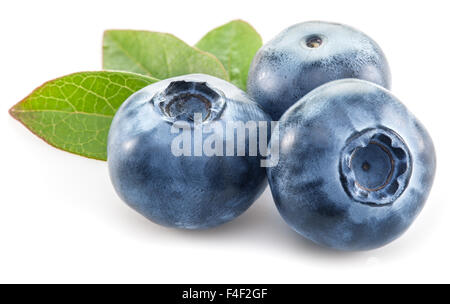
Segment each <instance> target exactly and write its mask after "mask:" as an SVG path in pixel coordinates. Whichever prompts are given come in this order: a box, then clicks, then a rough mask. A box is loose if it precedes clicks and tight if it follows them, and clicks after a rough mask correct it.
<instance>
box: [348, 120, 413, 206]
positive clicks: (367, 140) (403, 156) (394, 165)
mask: <svg viewBox="0 0 450 304" xmlns="http://www.w3.org/2000/svg"><path fill="white" fill-rule="evenodd" d="M411 172H412V161H411V154H410V151H409V149H408V147H407V145H406V143H405V142H404V140H403V139H402V138H401V137H400V136H399V135H398V134H397V133H395V132H394V131H393V130H391V129H388V128H385V127H378V128H371V129H365V130H363V131H361V132H358V133H356V134H354V135H353V136H351V137H350V138H349V139H348V140H347V142H346V144H345V147H344V149H343V150H342V153H341V162H340V177H341V182H342V185H343V187H344V189H345V191H346V192H347V194H348V195H349V196H350V197H352V198H353V199H354V200H356V201H358V202H360V203H364V204H369V205H374V206H383V205H389V204H392V203H394V202H395V200H396V199H397V198H398V197H399V196H400V195H401V194H402V193H403V191H404V190H405V188H406V187H407V185H408V183H409V179H410V177H411Z"/></svg>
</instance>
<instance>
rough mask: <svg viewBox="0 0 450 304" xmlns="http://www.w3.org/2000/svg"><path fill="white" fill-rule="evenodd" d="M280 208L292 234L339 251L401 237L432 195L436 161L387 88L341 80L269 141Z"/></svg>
mask: <svg viewBox="0 0 450 304" xmlns="http://www.w3.org/2000/svg"><path fill="white" fill-rule="evenodd" d="M277 138H278V139H279V149H278V150H279V153H278V156H279V163H278V165H277V166H275V167H273V168H268V179H269V184H270V187H271V190H272V194H273V197H274V200H275V203H276V206H277V208H278V210H279V212H280V213H281V215H282V217H283V218H284V219H285V221H286V222H287V223H288V224H289V225H290V226H291V228H293V229H294V230H295V231H297V232H298V233H300V234H301V235H303V236H304V237H306V238H308V239H310V240H312V241H314V242H315V243H317V244H320V245H323V246H328V247H332V248H335V249H339V250H367V249H373V248H377V247H380V246H383V245H385V244H387V243H389V242H391V241H393V240H394V239H396V238H397V237H399V236H400V235H401V234H402V233H403V232H404V231H405V230H406V229H407V228H408V227H409V226H410V225H411V223H412V222H413V220H414V219H415V217H416V216H417V215H418V214H419V212H420V211H421V209H422V207H423V206H424V204H425V201H426V199H427V197H428V194H429V192H430V189H431V186H432V183H433V179H434V174H435V169H436V156H435V151H434V146H433V142H432V140H431V138H430V136H429V135H428V133H427V131H426V130H425V128H424V127H423V126H422V124H421V123H420V122H419V121H418V120H417V119H416V118H415V117H414V116H413V115H412V114H411V113H410V112H409V111H408V110H407V109H406V107H405V106H404V105H403V104H402V103H401V102H400V101H399V100H398V99H396V98H395V97H394V96H393V95H392V94H391V93H390V92H389V91H387V90H385V89H384V88H382V87H380V86H378V85H375V84H373V83H370V82H367V81H362V80H357V79H344V80H337V81H334V82H330V83H328V84H325V85H323V86H321V87H319V88H317V89H315V90H313V91H312V92H310V93H309V94H307V95H306V96H305V97H304V98H303V99H301V100H300V101H299V102H297V103H296V104H295V105H293V106H292V107H291V108H290V109H289V110H288V111H287V112H286V113H285V114H284V115H283V116H282V117H281V120H280V122H279V128H278V129H277V130H274V133H273V134H272V139H271V150H272V151H271V152H272V153H275V151H276V149H275V148H274V141H275V140H276V139H277Z"/></svg>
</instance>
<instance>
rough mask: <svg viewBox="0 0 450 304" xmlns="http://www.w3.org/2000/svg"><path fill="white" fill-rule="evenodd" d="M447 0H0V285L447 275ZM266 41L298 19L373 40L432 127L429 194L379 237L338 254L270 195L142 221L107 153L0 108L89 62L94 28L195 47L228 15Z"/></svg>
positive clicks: (91, 66)
mask: <svg viewBox="0 0 450 304" xmlns="http://www.w3.org/2000/svg"><path fill="white" fill-rule="evenodd" d="M448 12H449V8H448V1H420V2H419V1H417V2H415V1H392V0H389V1H380V0H378V1H367V2H364V1H344V0H340V1H318V0H311V1H281V0H276V1H274V0H271V1H261V0H260V1H242V0H239V1H231V0H226V1H225V0H223V1H193V0H190V1H185V0H184V1H148V0H147V1H131V0H127V1H123V0H122V1H111V0H109V1H80V0H78V1H70V2H69V1H54V2H51V1H43V0H41V1H29V2H24V1H2V2H1V4H0V33H1V36H0V37H1V42H0V92H1V95H0V96H1V100H0V121H1V125H0V132H1V133H0V134H1V137H0V139H1V143H0V162H1V163H0V179H1V180H0V185H1V187H0V189H1V192H0V193H1V196H0V282H3V283H5V282H74V283H77V282H81V283H89V282H93V283H107V282H116V283H120V282H130V283H131V282H143V283H145V282H147V283H206V282H211V283H262V282H264V283H303V282H305V283H315V282H318V283H325V282H327V283H331V282H379V283H389V282H394V283H395V282H447V283H449V282H450V259H449V256H450V218H449V211H450V210H449V204H448V197H449V194H448V193H447V192H446V191H449V189H450V187H449V181H450V176H449V171H450V161H449V160H448V158H449V156H450V140H449V130H450V128H449V123H450V120H449V118H448V117H449V113H450V111H449V110H450V108H449V104H450V100H449V87H450V78H449V74H450V73H449V71H450V59H449V56H450V39H449V38H448V30H449V29H450V18H449V17H448ZM237 18H240V19H244V20H246V21H248V22H250V23H251V24H252V25H253V26H254V27H255V28H256V29H257V30H258V31H259V32H260V34H261V35H262V37H263V39H264V41H268V40H269V39H271V38H272V37H273V36H274V35H276V34H278V33H279V32H280V31H281V30H282V29H284V28H285V27H287V26H289V25H292V24H295V23H297V22H301V21H307V20H325V21H336V22H342V23H346V24H349V25H352V26H354V27H356V28H359V29H360V30H362V31H363V32H365V33H367V34H368V35H369V36H371V37H372V38H374V39H375V40H376V41H377V42H378V43H379V44H380V45H381V47H382V48H383V50H384V52H385V54H386V56H387V58H388V60H389V62H390V65H391V70H392V75H393V92H394V94H395V95H397V96H398V97H399V98H400V99H401V100H402V101H403V102H404V103H405V104H406V105H407V106H408V107H409V108H410V110H412V112H414V113H416V115H417V116H418V117H419V118H420V120H421V121H422V122H423V123H424V124H425V126H426V127H427V128H428V130H429V132H430V133H431V135H432V137H433V139H434V141H435V145H436V150H437V154H438V171H437V176H436V181H435V185H434V188H433V191H432V193H431V196H430V198H429V200H428V203H427V205H426V207H425V209H424V210H423V212H422V213H421V214H420V216H419V217H418V219H417V220H416V222H415V223H414V224H413V226H412V227H411V228H410V229H409V230H408V231H407V233H405V234H404V235H403V236H402V237H401V238H400V239H398V240H397V241H395V242H393V243H392V244H390V245H388V246H386V247H384V248H381V249H378V250H374V251H369V252H358V253H339V252H334V251H330V250H326V249H322V248H319V247H317V246H315V245H312V244H311V243H309V242H308V241H305V240H303V239H302V238H301V237H299V236H297V235H296V234H295V233H294V232H292V231H291V230H290V229H289V228H288V226H287V225H286V224H285V223H284V222H283V221H282V219H281V217H280V216H279V215H278V213H277V211H276V208H275V206H274V204H273V201H272V199H271V195H270V192H269V191H268V190H266V192H265V193H264V195H263V196H262V197H261V198H260V199H259V200H258V201H257V202H256V203H255V204H254V205H253V206H252V207H251V208H250V209H249V210H248V211H247V212H246V213H245V214H244V215H242V216H241V217H239V218H238V219H236V220H235V221H233V222H231V223H228V224H226V225H224V226H222V227H219V228H216V229H212V230H209V231H200V232H199V231H179V230H173V229H168V228H163V227H160V226H157V225H156V224H153V223H151V222H149V221H147V220H146V219H144V218H143V217H141V216H140V215H139V214H137V213H135V212H134V211H132V210H131V209H130V208H128V207H127V206H126V205H125V204H124V203H122V202H121V201H120V199H119V198H118V197H117V196H116V194H115V192H114V190H113V187H112V185H111V183H110V181H109V177H108V172H107V166H106V163H104V162H100V161H95V160H90V159H84V158H82V157H79V156H75V155H72V154H69V153H66V152H62V151H59V150H57V149H54V148H52V147H50V146H48V145H47V144H45V143H44V142H43V141H41V140H40V139H39V138H37V137H35V136H34V135H32V134H31V133H30V132H29V131H28V130H26V129H25V128H24V127H23V126H22V125H20V124H19V123H18V122H17V121H14V120H13V119H12V118H11V117H9V115H8V113H7V110H8V109H9V108H10V107H11V106H12V105H13V104H15V103H16V102H18V101H19V100H21V99H22V98H23V97H25V96H26V95H28V94H29V93H30V92H31V91H32V90H33V89H34V88H35V87H37V86H39V85H41V84H42V83H43V82H45V81H47V80H50V79H53V78H55V77H59V76H62V75H65V74H69V73H73V72H78V71H86V70H100V69H101V39H102V33H103V30H105V29H110V28H114V29H146V30H153V31H162V32H169V33H173V34H175V35H177V36H178V37H180V38H182V39H184V40H185V41H187V42H188V43H190V44H194V43H195V42H196V41H197V40H198V39H200V38H201V37H202V36H203V34H204V33H206V32H207V31H208V30H210V29H212V28H214V27H216V26H219V25H222V24H224V23H226V22H228V21H230V20H232V19H237Z"/></svg>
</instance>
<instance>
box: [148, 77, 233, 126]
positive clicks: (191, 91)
mask: <svg viewBox="0 0 450 304" xmlns="http://www.w3.org/2000/svg"><path fill="white" fill-rule="evenodd" d="M151 103H152V104H153V105H154V106H155V109H157V110H158V111H159V113H160V114H161V116H162V117H163V118H164V120H166V121H168V122H171V123H174V122H176V121H186V122H194V120H195V117H197V116H196V115H195V114H197V115H201V116H200V117H201V122H202V123H205V122H208V121H212V120H214V119H216V118H218V117H219V116H220V113H221V112H222V111H223V109H224V108H225V97H224V94H223V93H222V92H221V91H220V90H218V89H216V88H212V87H211V86H209V85H208V84H207V83H206V82H195V81H173V82H171V83H170V84H169V85H168V86H167V87H166V89H165V90H163V91H162V92H161V93H159V94H156V95H155V96H154V97H153V98H152V99H151ZM195 122H196V123H197V121H195Z"/></svg>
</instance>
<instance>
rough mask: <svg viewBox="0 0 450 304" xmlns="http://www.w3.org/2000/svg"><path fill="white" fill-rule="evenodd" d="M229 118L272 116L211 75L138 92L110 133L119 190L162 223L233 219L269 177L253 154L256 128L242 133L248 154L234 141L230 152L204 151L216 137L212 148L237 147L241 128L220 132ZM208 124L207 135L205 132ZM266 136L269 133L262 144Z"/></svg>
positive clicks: (199, 224)
mask: <svg viewBox="0 0 450 304" xmlns="http://www.w3.org/2000/svg"><path fill="white" fill-rule="evenodd" d="M196 116H197V117H198V118H199V119H197V120H196ZM231 121H237V122H241V123H242V124H245V123H247V122H255V123H257V122H269V121H270V118H269V116H268V115H267V114H265V113H264V112H263V111H262V109H261V108H260V106H259V105H258V104H256V103H255V102H253V101H251V100H250V99H249V98H248V96H247V95H246V94H245V93H244V92H243V91H242V90H240V89H238V88H237V87H235V86H234V85H232V84H230V83H228V82H226V81H224V80H221V79H218V78H215V77H212V76H208V75H202V74H195V75H186V76H180V77H174V78H170V79H166V80H163V81H160V82H157V83H155V84H152V85H150V86H148V87H145V88H144V89H142V90H140V91H138V92H136V93H135V94H133V95H132V96H131V97H130V98H128V100H127V101H125V103H124V104H123V105H122V106H121V107H120V109H119V110H118V112H117V114H116V115H115V117H114V120H113V123H112V125H111V129H110V132H109V137H108V166H109V172H110V176H111V180H112V182H113V185H114V187H115V189H116V191H117V193H118V194H119V196H120V197H121V198H122V199H123V200H124V201H125V202H126V203H127V204H128V205H130V206H131V207H132V208H134V209H135V210H137V211H138V212H139V213H141V214H143V215H144V216H145V217H147V218H148V219H150V220H152V221H154V222H156V223H158V224H162V225H165V226H170V227H179V228H186V229H200V228H208V227H213V226H217V225H220V224H222V223H225V222H228V221H230V220H232V219H234V218H235V217H237V216H238V215H240V214H241V213H243V212H244V211H245V210H246V209H247V208H248V207H249V206H250V205H251V204H252V203H253V202H254V201H255V200H256V198H257V197H258V196H259V195H260V194H261V192H262V191H263V190H264V188H265V186H266V185H267V179H266V173H265V168H263V167H261V164H260V162H261V155H260V153H249V150H250V151H252V149H251V147H250V146H249V145H250V144H251V143H249V141H250V140H249V138H257V137H255V136H256V135H258V134H257V133H258V130H257V129H252V128H248V129H247V130H246V131H245V132H243V133H241V136H242V137H243V138H244V139H245V146H244V148H245V150H246V151H247V153H245V155H241V154H239V153H237V151H236V150H238V148H237V144H236V146H234V147H232V150H233V151H232V152H234V153H233V155H232V156H229V155H228V154H226V153H223V154H222V155H223V156H222V155H220V154H221V153H216V154H214V153H211V151H209V152H208V151H205V152H203V153H202V151H201V149H202V145H203V144H204V143H205V142H208V138H211V136H212V138H213V139H215V141H214V140H213V142H214V144H211V147H210V150H213V151H212V152H214V151H216V152H217V151H218V150H225V149H229V147H230V146H229V144H230V142H231V144H234V141H235V139H234V135H236V137H237V134H235V133H236V132H234V131H233V132H232V133H231V134H229V133H225V132H222V131H223V130H225V125H226V124H227V123H228V122H231ZM212 126H215V127H221V126H223V128H213V127H212ZM208 127H209V128H210V129H211V130H210V132H209V133H208V134H204V133H202V128H208ZM178 128H179V129H178ZM178 130H181V131H186V130H187V133H182V134H181V135H180V134H178V133H179V132H178ZM198 131H200V132H198ZM219 131H220V132H219ZM229 135H231V136H233V138H228V137H227V136H229ZM180 136H181V139H186V141H185V142H184V143H183V141H178V139H180ZM269 136H270V131H269V132H267V133H266V134H265V142H267V141H268V137H269ZM198 139H200V149H197V148H198V145H196V144H197V143H198V141H199V140H198ZM236 140H237V139H236ZM182 143H183V144H184V145H186V146H183V145H182ZM187 143H191V144H192V146H190V145H187ZM255 143H256V142H255ZM256 144H257V143H256ZM180 146H181V147H180ZM198 150H199V151H198ZM183 152H185V153H183ZM199 152H200V153H199Z"/></svg>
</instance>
